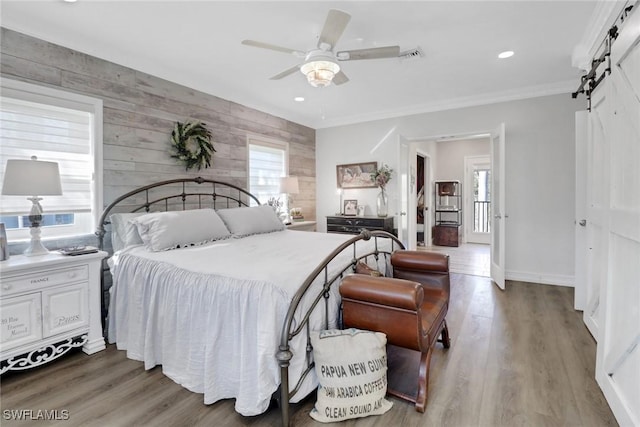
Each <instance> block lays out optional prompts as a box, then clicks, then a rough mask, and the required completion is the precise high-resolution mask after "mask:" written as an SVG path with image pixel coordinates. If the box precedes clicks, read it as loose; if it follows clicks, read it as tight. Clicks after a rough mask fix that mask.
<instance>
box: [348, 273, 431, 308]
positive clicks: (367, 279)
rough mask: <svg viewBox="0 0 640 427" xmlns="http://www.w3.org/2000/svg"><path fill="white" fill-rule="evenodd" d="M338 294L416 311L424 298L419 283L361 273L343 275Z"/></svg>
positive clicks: (357, 299) (356, 299)
mask: <svg viewBox="0 0 640 427" xmlns="http://www.w3.org/2000/svg"><path fill="white" fill-rule="evenodd" d="M340 295H342V298H343V299H351V300H355V301H364V302H367V303H372V304H380V305H385V306H390V307H396V308H402V309H406V310H412V311H416V310H417V309H418V308H419V307H420V306H421V305H422V302H423V299H424V291H423V289H422V286H421V285H420V283H416V282H411V281H409V280H402V279H393V278H390V277H373V276H365V275H362V274H352V275H350V276H347V277H345V278H344V279H343V280H342V283H341V284H340Z"/></svg>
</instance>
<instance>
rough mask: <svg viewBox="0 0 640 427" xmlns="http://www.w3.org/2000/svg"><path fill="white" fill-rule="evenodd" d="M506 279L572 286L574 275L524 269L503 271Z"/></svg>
mask: <svg viewBox="0 0 640 427" xmlns="http://www.w3.org/2000/svg"><path fill="white" fill-rule="evenodd" d="M505 279H506V280H515V281H518V282H528V283H538V284H541V285H555V286H568V287H571V288H573V287H574V283H575V277H574V276H569V275H564V274H546V273H542V274H540V273H530V272H526V271H513V270H507V271H505Z"/></svg>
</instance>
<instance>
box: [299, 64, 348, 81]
mask: <svg viewBox="0 0 640 427" xmlns="http://www.w3.org/2000/svg"><path fill="white" fill-rule="evenodd" d="M300 71H301V72H302V74H304V75H305V76H306V77H307V81H308V82H309V84H310V85H311V86H313V87H325V86H329V85H330V84H331V81H332V80H333V77H334V76H335V75H336V74H338V72H339V71H340V66H339V65H338V64H336V63H335V62H333V61H326V60H318V61H309V62H306V63H304V64H302V66H301V67H300Z"/></svg>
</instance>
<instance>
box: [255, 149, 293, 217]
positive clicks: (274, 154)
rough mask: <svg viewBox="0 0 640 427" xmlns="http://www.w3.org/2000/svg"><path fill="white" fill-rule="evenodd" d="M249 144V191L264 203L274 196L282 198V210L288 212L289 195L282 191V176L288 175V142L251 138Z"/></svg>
mask: <svg viewBox="0 0 640 427" xmlns="http://www.w3.org/2000/svg"><path fill="white" fill-rule="evenodd" d="M248 145H249V168H248V169H249V192H251V194H253V195H254V196H256V197H257V198H258V200H260V203H262V204H265V203H268V201H269V199H270V198H272V197H274V198H276V199H280V202H282V207H281V209H280V211H281V212H287V211H288V203H287V200H286V199H287V197H286V195H284V194H282V193H280V178H281V177H284V176H287V175H288V173H287V172H288V170H289V164H288V163H289V146H288V144H287V143H286V142H275V141H264V140H259V139H255V138H249V141H248Z"/></svg>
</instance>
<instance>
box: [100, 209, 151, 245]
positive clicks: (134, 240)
mask: <svg viewBox="0 0 640 427" xmlns="http://www.w3.org/2000/svg"><path fill="white" fill-rule="evenodd" d="M142 215H147V213H146V212H133V213H114V214H111V215H109V221H111V247H112V248H113V251H114V252H117V251H119V250H120V249H124V248H126V247H127V246H131V245H141V244H142V239H141V238H140V234H138V230H137V228H136V227H135V226H134V225H133V224H132V223H131V222H130V221H131V220H132V219H134V218H138V217H139V216H142Z"/></svg>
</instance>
